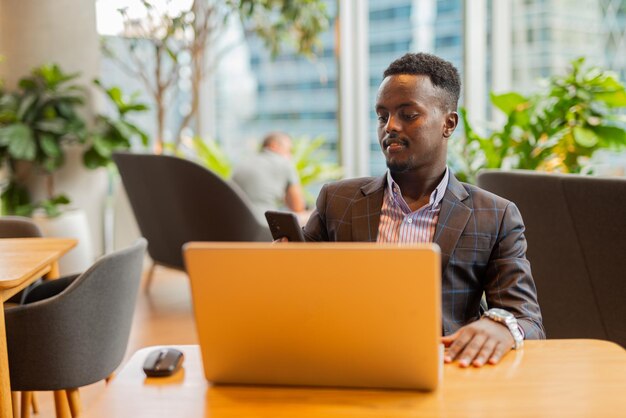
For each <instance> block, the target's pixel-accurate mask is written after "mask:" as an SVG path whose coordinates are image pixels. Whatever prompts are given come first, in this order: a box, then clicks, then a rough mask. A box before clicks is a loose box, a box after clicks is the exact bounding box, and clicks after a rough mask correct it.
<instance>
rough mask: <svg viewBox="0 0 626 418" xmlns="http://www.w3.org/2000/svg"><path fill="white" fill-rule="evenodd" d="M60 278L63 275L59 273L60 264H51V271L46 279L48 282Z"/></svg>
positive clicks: (56, 262)
mask: <svg viewBox="0 0 626 418" xmlns="http://www.w3.org/2000/svg"><path fill="white" fill-rule="evenodd" d="M60 276H61V273H60V272H59V262H58V261H55V262H54V263H52V264H50V271H49V272H48V273H47V274H46V276H45V277H44V278H45V279H46V280H51V279H58V278H59V277H60Z"/></svg>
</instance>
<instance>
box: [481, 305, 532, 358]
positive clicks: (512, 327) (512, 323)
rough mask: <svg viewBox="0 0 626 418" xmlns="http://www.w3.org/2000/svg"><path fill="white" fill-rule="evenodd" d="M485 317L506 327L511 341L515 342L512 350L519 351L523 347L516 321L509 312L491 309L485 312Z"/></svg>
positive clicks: (522, 339)
mask: <svg viewBox="0 0 626 418" xmlns="http://www.w3.org/2000/svg"><path fill="white" fill-rule="evenodd" d="M485 316H486V317H487V318H489V319H491V320H493V321H496V322H500V323H501V324H504V325H506V327H507V328H508V329H509V331H510V332H511V335H512V336H513V341H515V343H514V345H513V349H514V350H519V349H520V348H522V347H523V346H524V337H523V336H522V332H521V331H520V329H519V326H518V325H517V319H516V318H515V316H513V314H512V313H511V312H508V311H505V310H504V309H499V308H491V309H489V310H488V311H487V312H485Z"/></svg>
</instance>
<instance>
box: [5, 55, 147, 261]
mask: <svg viewBox="0 0 626 418" xmlns="http://www.w3.org/2000/svg"><path fill="white" fill-rule="evenodd" d="M77 77H78V74H68V73H65V72H64V71H63V70H62V69H61V68H60V67H59V66H58V65H56V64H49V65H43V66H41V67H37V68H35V69H34V70H33V72H32V73H31V75H29V76H27V77H24V78H22V79H21V80H20V81H19V83H18V89H17V90H16V91H14V92H2V93H0V164H2V163H4V165H5V169H6V171H7V172H8V181H7V184H6V186H5V187H4V190H3V191H2V194H1V200H2V208H1V210H2V214H9V215H12V214H14V215H22V216H32V217H33V219H34V220H35V222H37V223H38V224H39V225H40V227H41V228H42V230H44V233H45V234H46V235H52V236H55V235H63V236H74V237H77V238H78V239H79V247H80V248H78V249H77V250H74V251H73V252H72V253H71V254H70V255H69V258H75V259H76V260H80V261H78V262H72V261H71V260H70V261H67V258H68V257H65V258H64V260H63V261H64V262H65V264H66V265H68V266H69V265H76V264H78V265H79V266H80V267H83V266H88V265H89V264H90V262H91V259H92V258H93V257H92V254H93V251H92V250H91V238H90V233H89V228H88V226H87V225H88V224H87V218H86V214H85V213H84V211H77V210H71V211H69V210H61V206H64V205H67V204H69V203H70V201H69V198H68V197H67V196H66V195H65V194H62V193H58V192H57V191H56V188H55V184H54V174H55V172H57V171H58V170H59V169H60V168H61V167H62V166H63V164H64V162H65V158H66V150H67V147H68V146H69V145H71V144H79V145H80V146H82V147H84V153H83V162H84V165H85V166H86V167H87V168H91V169H93V168H98V167H105V166H110V165H111V159H110V157H111V154H112V152H113V151H115V150H118V149H127V148H129V147H130V145H131V139H132V138H133V137H134V136H137V137H139V138H141V140H142V142H143V143H147V136H146V135H145V133H143V132H142V131H141V130H140V129H138V128H137V127H136V126H135V125H133V124H132V123H130V122H129V121H128V119H127V115H128V114H129V113H132V112H136V111H143V110H145V109H147V107H146V106H145V105H144V104H141V103H137V102H136V98H134V97H132V98H131V99H130V100H129V99H126V98H124V97H123V95H122V93H121V91H120V90H119V88H117V87H113V88H108V89H107V88H105V87H103V86H101V85H100V83H98V82H96V85H97V86H98V88H100V89H101V90H103V91H104V92H105V93H106V95H107V97H109V99H110V100H111V102H112V103H113V105H114V107H115V109H116V112H117V115H116V116H106V115H97V116H96V117H95V119H94V120H93V121H92V122H91V123H87V120H86V118H85V117H84V116H83V112H84V103H85V99H86V92H85V88H84V87H83V86H81V85H79V84H78V83H76V81H75V80H76V78H77ZM32 172H35V173H36V174H37V176H35V177H36V178H37V179H42V181H43V182H44V183H45V188H44V189H45V198H44V199H43V200H39V201H36V202H33V201H32V199H31V194H30V190H29V186H30V185H29V184H28V182H27V181H26V179H27V178H30V177H32V176H31V175H30V174H32ZM61 215H63V216H61ZM61 268H62V269H63V268H64V267H63V265H61ZM77 269H78V270H80V268H69V270H70V271H71V272H74V271H75V270H77ZM66 272H67V271H66Z"/></svg>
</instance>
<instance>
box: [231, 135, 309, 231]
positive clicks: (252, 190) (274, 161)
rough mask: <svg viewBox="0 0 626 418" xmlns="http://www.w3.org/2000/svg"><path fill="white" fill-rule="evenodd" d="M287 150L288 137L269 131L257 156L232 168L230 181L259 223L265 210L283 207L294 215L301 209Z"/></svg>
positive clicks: (297, 182) (297, 180)
mask: <svg viewBox="0 0 626 418" xmlns="http://www.w3.org/2000/svg"><path fill="white" fill-rule="evenodd" d="M291 150H292V143H291V138H290V137H289V135H287V134H286V133H284V132H271V133H269V134H268V135H267V136H266V137H265V138H264V139H263V144H262V146H261V151H260V152H259V153H258V154H256V155H254V156H253V157H251V158H249V159H247V160H246V161H244V162H243V163H241V164H239V165H238V166H237V167H235V171H234V174H233V177H232V180H233V182H234V183H236V184H237V185H238V186H239V187H240V188H241V189H242V190H243V191H244V192H245V193H246V195H247V196H248V197H249V198H250V201H251V202H252V204H253V205H254V208H253V209H254V211H255V215H257V217H258V218H259V219H260V220H262V221H263V222H265V217H264V214H265V211H267V210H280V209H284V208H287V209H289V210H291V211H292V212H296V213H297V212H303V211H304V209H305V202H304V196H303V193H302V187H301V186H300V178H299V177H298V173H297V171H296V168H295V166H294V165H293V162H292V161H291Z"/></svg>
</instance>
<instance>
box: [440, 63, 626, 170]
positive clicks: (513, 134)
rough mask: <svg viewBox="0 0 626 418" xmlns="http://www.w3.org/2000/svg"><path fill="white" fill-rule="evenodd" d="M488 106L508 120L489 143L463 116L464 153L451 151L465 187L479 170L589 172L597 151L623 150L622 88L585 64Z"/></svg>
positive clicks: (613, 78) (625, 145) (625, 93)
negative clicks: (537, 87)
mask: <svg viewBox="0 0 626 418" xmlns="http://www.w3.org/2000/svg"><path fill="white" fill-rule="evenodd" d="M491 101H492V103H493V104H494V106H496V107H497V108H498V109H499V110H501V111H502V112H503V113H504V114H505V115H506V118H507V119H506V123H505V125H504V126H503V127H502V128H501V129H500V130H498V131H495V132H493V133H491V135H490V136H489V137H482V136H480V135H479V134H477V133H476V131H475V130H474V129H473V127H472V126H471V125H470V123H469V122H468V120H467V117H466V113H465V110H464V109H462V110H461V115H462V119H463V125H464V128H465V136H466V141H465V144H462V146H463V148H462V149H459V148H458V146H457V147H456V148H455V146H454V145H453V146H452V159H451V166H452V167H453V169H455V171H456V172H457V173H459V176H460V177H461V178H464V179H466V180H467V181H470V182H473V181H474V180H475V176H476V173H477V172H478V170H480V169H482V168H520V169H528V170H541V171H558V172H564V173H584V172H589V171H590V168H589V167H588V162H589V158H590V157H591V156H592V155H593V153H594V152H595V151H597V150H599V149H611V150H619V149H624V148H626V129H625V128H626V119H625V117H624V115H623V114H622V115H620V114H619V111H618V110H619V109H620V108H622V109H623V108H626V89H625V87H624V84H622V83H621V82H620V81H619V80H618V79H617V78H616V76H615V74H613V73H611V72H609V71H604V70H602V69H600V68H598V67H594V66H588V65H585V60H584V58H579V59H577V60H575V61H573V62H572V68H571V70H570V71H569V72H568V73H567V74H565V75H563V76H555V77H552V78H551V79H550V80H549V83H548V86H547V88H546V89H545V90H543V91H540V92H539V93H537V94H534V95H531V96H523V95H521V94H519V93H514V92H513V93H505V94H500V95H495V94H491ZM453 144H454V143H453Z"/></svg>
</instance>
